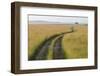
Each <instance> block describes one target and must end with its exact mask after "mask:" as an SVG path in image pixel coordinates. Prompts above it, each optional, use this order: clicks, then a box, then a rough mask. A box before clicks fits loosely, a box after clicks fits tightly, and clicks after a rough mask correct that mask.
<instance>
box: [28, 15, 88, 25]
mask: <svg viewBox="0 0 100 76" xmlns="http://www.w3.org/2000/svg"><path fill="white" fill-rule="evenodd" d="M76 22H78V23H79V24H87V23H88V18H87V17H78V16H77V17H75V16H50V15H49V16H43V15H29V23H37V24H38V23H45V24H46V23H64V24H75V23H76Z"/></svg>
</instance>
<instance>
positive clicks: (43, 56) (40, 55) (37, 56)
mask: <svg viewBox="0 0 100 76" xmlns="http://www.w3.org/2000/svg"><path fill="white" fill-rule="evenodd" d="M69 33H72V31H70V32H64V33H61V34H57V35H53V36H51V37H49V38H48V39H46V40H45V41H44V42H43V43H41V44H40V45H39V47H37V49H36V50H35V53H34V54H33V56H32V57H31V58H30V59H29V60H47V55H48V52H49V48H50V45H51V43H52V41H53V40H55V42H54V45H53V50H52V51H53V57H52V58H53V59H65V58H66V57H65V55H64V51H63V48H62V44H61V42H62V39H63V36H64V34H69Z"/></svg>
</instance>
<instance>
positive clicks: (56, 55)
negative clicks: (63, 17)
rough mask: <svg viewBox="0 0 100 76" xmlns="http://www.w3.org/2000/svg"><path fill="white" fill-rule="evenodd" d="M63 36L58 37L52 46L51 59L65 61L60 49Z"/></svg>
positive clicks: (62, 51)
mask: <svg viewBox="0 0 100 76" xmlns="http://www.w3.org/2000/svg"><path fill="white" fill-rule="evenodd" d="M63 36H64V35H61V36H59V37H58V38H57V39H56V41H55V43H54V45H53V59H66V56H65V54H64V50H63V49H62V39H63Z"/></svg>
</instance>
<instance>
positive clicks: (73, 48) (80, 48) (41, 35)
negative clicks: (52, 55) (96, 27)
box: [28, 24, 87, 58]
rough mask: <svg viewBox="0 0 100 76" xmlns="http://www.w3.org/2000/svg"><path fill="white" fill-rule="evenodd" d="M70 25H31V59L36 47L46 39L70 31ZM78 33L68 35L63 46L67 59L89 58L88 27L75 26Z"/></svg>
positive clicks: (29, 53)
mask: <svg viewBox="0 0 100 76" xmlns="http://www.w3.org/2000/svg"><path fill="white" fill-rule="evenodd" d="M70 27H71V26H70V25H65V24H59V25H58V24H29V33H28V35H29V36H28V56H29V57H30V56H31V55H32V54H33V53H34V51H35V49H36V47H38V45H39V44H40V43H42V42H43V41H44V40H45V39H46V38H48V37H50V36H52V35H55V34H59V33H62V32H67V31H70ZM75 29H76V32H73V33H72V34H71V33H70V34H66V35H65V36H64V38H63V41H62V45H63V49H64V51H65V54H66V56H67V58H86V57H87V26H75Z"/></svg>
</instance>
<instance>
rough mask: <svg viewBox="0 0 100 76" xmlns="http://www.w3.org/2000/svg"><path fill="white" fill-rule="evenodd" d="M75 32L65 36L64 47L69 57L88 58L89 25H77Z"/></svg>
mask: <svg viewBox="0 0 100 76" xmlns="http://www.w3.org/2000/svg"><path fill="white" fill-rule="evenodd" d="M75 30H76V31H75V32H73V33H70V34H66V35H65V36H64V38H63V42H62V44H63V49H64V51H65V53H66V56H67V58H68V59H73V58H87V56H88V43H87V39H88V38H87V37H88V36H87V34H88V31H87V26H75Z"/></svg>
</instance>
